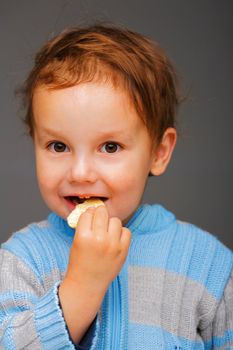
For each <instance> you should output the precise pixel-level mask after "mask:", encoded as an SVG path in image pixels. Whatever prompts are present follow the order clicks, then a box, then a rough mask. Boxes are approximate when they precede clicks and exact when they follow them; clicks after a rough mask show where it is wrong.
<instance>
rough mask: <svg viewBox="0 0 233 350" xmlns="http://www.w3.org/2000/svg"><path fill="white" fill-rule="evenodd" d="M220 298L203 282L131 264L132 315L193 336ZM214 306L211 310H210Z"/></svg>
mask: <svg viewBox="0 0 233 350" xmlns="http://www.w3.org/2000/svg"><path fill="white" fill-rule="evenodd" d="M216 306H217V301H216V299H215V298H214V297H213V296H212V295H210V294H209V293H208V291H207V290H206V289H205V288H204V287H203V285H202V284H200V283H198V282H195V281H192V280H190V279H188V278H186V277H185V276H181V275H178V274H176V273H173V272H168V271H165V270H161V269H155V268H147V267H139V266H130V267H129V319H130V321H131V322H135V323H143V324H147V325H154V326H158V327H162V328H164V329H165V330H167V331H168V332H170V333H173V334H175V335H177V336H180V337H184V338H186V339H189V340H198V339H200V336H199V335H198V334H197V328H204V327H205V326H207V325H208V324H209V322H210V320H211V318H213V316H214V311H215V309H216ZM209 310H211V312H210V311H209Z"/></svg>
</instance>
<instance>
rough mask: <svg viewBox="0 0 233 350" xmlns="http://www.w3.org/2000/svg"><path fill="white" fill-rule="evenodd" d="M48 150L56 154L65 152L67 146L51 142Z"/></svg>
mask: <svg viewBox="0 0 233 350" xmlns="http://www.w3.org/2000/svg"><path fill="white" fill-rule="evenodd" d="M49 148H50V149H51V150H52V151H53V152H56V153H62V152H67V146H66V145H65V144H64V143H63V142H52V143H51V144H50V145H49Z"/></svg>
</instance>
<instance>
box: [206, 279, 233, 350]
mask: <svg viewBox="0 0 233 350" xmlns="http://www.w3.org/2000/svg"><path fill="white" fill-rule="evenodd" d="M227 330H233V274H232V275H231V277H230V278H229V281H228V283H227V285H226V288H225V291H224V293H223V297H222V299H221V301H220V303H219V305H218V308H217V311H216V317H215V319H214V320H213V322H212V323H211V324H210V325H209V326H208V327H206V328H205V329H204V330H203V333H202V337H203V339H205V340H208V339H210V338H211V337H212V335H213V336H216V337H223V336H224V333H225V332H226V331H227ZM224 349H226V347H225V348H224Z"/></svg>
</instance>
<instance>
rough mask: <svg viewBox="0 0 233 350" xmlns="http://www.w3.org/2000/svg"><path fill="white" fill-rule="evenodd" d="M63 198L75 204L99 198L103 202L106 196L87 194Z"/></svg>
mask: <svg viewBox="0 0 233 350" xmlns="http://www.w3.org/2000/svg"><path fill="white" fill-rule="evenodd" d="M65 199H66V200H67V201H68V202H69V203H72V204H73V205H75V206H76V205H77V204H82V203H84V202H85V201H86V200H87V199H100V200H102V201H103V202H105V201H106V200H107V199H108V198H107V197H103V196H89V195H84V196H83V195H82V196H66V197H65Z"/></svg>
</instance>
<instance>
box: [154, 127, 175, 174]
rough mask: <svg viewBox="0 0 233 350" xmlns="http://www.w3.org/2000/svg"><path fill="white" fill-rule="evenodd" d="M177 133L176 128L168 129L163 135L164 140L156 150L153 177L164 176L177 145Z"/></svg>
mask: <svg viewBox="0 0 233 350" xmlns="http://www.w3.org/2000/svg"><path fill="white" fill-rule="evenodd" d="M176 140H177V133H176V130H175V129H174V128H168V129H166V131H165V132H164V134H163V138H162V140H161V142H160V144H158V145H157V146H156V148H155V150H154V159H153V161H152V165H151V169H150V173H151V174H152V175H156V176H158V175H162V174H163V173H164V171H165V170H166V168H167V166H168V164H169V161H170V159H171V156H172V153H173V150H174V148H175V145H176Z"/></svg>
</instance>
